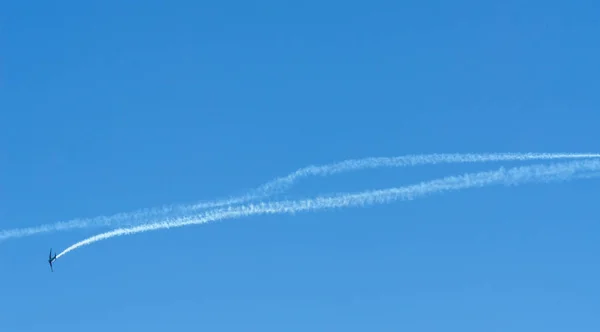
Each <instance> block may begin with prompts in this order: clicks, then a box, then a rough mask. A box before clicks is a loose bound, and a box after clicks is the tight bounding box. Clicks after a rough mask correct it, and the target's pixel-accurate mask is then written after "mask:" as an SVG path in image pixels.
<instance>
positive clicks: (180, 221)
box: [57, 160, 600, 258]
mask: <svg viewBox="0 0 600 332" xmlns="http://www.w3.org/2000/svg"><path fill="white" fill-rule="evenodd" d="M598 170H600V161H597V160H593V161H575V162H568V163H556V164H550V165H532V166H522V167H515V168H511V169H508V170H506V169H505V168H504V167H501V168H500V169H499V170H497V171H488V172H479V173H467V174H463V175H461V176H450V177H446V178H442V179H438V180H433V181H426V182H421V183H419V184H416V185H410V186H404V187H398V188H391V189H384V190H373V191H366V192H361V193H345V194H338V195H330V196H320V197H316V198H313V199H305V200H299V201H280V202H263V203H260V204H249V205H245V206H238V207H231V206H230V207H228V208H221V209H217V210H213V211H208V212H205V213H203V214H201V215H195V216H188V217H182V218H177V219H170V220H166V221H164V222H159V223H153V224H147V225H141V226H137V227H132V228H121V229H116V230H113V231H110V232H105V233H101V234H98V235H95V236H92V237H90V238H88V239H85V240H83V241H80V242H78V243H76V244H74V245H72V246H70V247H68V248H67V249H65V250H64V251H63V252H61V253H60V254H58V256H57V258H59V257H62V256H63V255H65V254H66V253H68V252H70V251H73V250H75V249H77V248H79V247H82V246H85V245H89V244H92V243H94V242H97V241H101V240H106V239H109V238H112V237H115V236H122V235H131V234H136V233H141V232H148V231H153V230H160V229H166V228H174V227H183V226H187V225H196V224H203V223H207V222H210V221H216V220H222V219H230V218H239V217H245V216H251V215H258V214H280V213H290V214H293V213H297V212H304V211H315V210H323V209H331V208H342V207H350V206H365V205H372V204H383V203H388V202H392V201H396V200H412V199H415V198H418V197H422V196H426V195H429V194H434V193H441V192H445V191H454V190H460V189H466V188H472V187H483V186H486V185H492V184H501V183H503V184H505V185H519V184H522V183H526V182H550V181H558V180H569V179H571V178H572V177H573V176H578V175H580V174H577V173H578V172H588V173H587V174H584V177H590V176H594V175H598V174H599V173H598V172H597V171H598Z"/></svg>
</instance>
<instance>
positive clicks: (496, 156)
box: [0, 152, 600, 241]
mask: <svg viewBox="0 0 600 332" xmlns="http://www.w3.org/2000/svg"><path fill="white" fill-rule="evenodd" d="M598 157H600V154H597V153H534V152H528V153H479V154H477V153H467V154H460V153H436V154H423V155H405V156H399V157H371V158H364V159H350V160H345V161H342V162H337V163H333V164H328V165H321V166H315V165H311V166H308V167H304V168H301V169H299V170H297V171H295V172H292V173H290V174H288V175H287V176H283V177H279V178H276V179H274V180H272V181H269V182H267V183H265V184H263V185H261V186H260V187H258V188H256V189H254V190H252V191H250V192H249V193H247V194H244V195H241V196H239V197H233V198H228V199H222V200H217V201H209V202H201V203H196V204H179V205H170V206H169V205H167V206H163V207H159V208H150V209H140V210H136V211H133V212H125V213H119V214H114V215H111V216H99V217H94V218H82V219H74V220H70V221H63V222H58V223H55V224H46V225H41V226H34V227H28V228H19V229H11V230H2V231H0V241H2V240H6V239H9V238H17V237H24V236H31V235H35V234H39V233H47V232H54V231H65V230H71V229H81V228H88V227H94V226H96V227H98V226H115V227H116V226H123V225H125V226H131V225H138V224H142V223H148V222H151V221H153V220H157V219H158V218H161V219H164V218H165V217H166V216H167V215H168V214H174V213H178V214H180V215H185V214H189V213H191V212H195V211H199V210H203V209H207V208H213V207H219V206H226V205H232V204H238V203H244V202H248V201H252V200H256V199H260V198H265V197H268V196H271V195H274V194H276V193H281V192H283V191H284V190H286V189H288V188H290V187H291V186H292V185H293V184H294V183H295V182H297V181H298V180H299V179H301V178H304V177H307V176H311V175H312V176H318V175H320V176H327V175H332V174H336V173H342V172H347V171H356V170H362V169H373V168H381V167H402V166H417V165H425V164H440V163H475V162H493V161H525V160H551V159H580V158H598Z"/></svg>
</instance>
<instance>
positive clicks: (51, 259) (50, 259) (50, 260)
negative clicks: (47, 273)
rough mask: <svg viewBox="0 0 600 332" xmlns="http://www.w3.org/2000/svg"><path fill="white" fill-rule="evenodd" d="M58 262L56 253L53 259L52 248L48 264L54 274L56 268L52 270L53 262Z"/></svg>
mask: <svg viewBox="0 0 600 332" xmlns="http://www.w3.org/2000/svg"><path fill="white" fill-rule="evenodd" d="M55 260H56V253H54V257H52V248H50V255H49V256H48V263H49V264H50V270H52V272H54V268H52V262H54V261H55Z"/></svg>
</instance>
